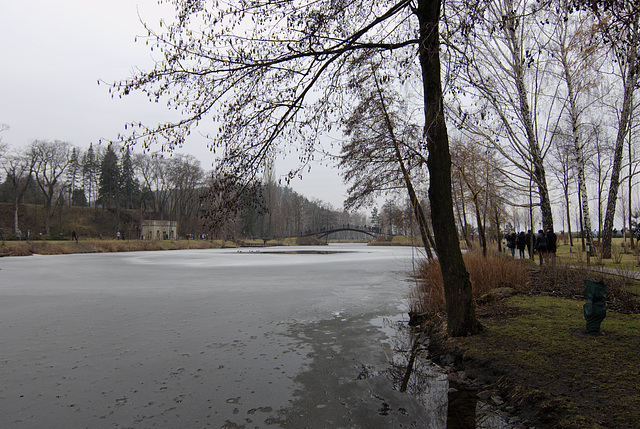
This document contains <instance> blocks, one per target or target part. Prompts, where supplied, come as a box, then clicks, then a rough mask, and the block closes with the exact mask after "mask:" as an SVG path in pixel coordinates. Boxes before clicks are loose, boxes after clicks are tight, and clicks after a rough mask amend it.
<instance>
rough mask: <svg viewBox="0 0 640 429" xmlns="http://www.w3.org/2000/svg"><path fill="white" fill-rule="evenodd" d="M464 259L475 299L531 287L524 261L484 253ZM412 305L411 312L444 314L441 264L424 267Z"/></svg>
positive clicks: (471, 253) (430, 262) (413, 293)
mask: <svg viewBox="0 0 640 429" xmlns="http://www.w3.org/2000/svg"><path fill="white" fill-rule="evenodd" d="M463 258H464V263H465V265H466V267H467V271H468V272H469V276H470V278H471V286H472V288H473V297H474V298H479V297H481V296H482V295H484V294H486V293H488V292H489V291H491V290H493V289H496V288H499V287H504V286H508V287H512V288H514V289H516V290H519V289H521V288H522V287H524V286H525V285H527V284H528V283H529V269H528V264H527V263H524V262H523V261H521V260H518V259H513V258H511V257H509V256H504V255H501V254H490V255H489V256H487V257H486V258H485V257H483V256H482V253H481V252H469V253H465V254H464V255H463ZM410 301H411V311H412V312H415V313H425V312H427V313H441V312H444V309H445V298H444V286H443V282H442V273H441V272H440V264H439V263H438V261H424V262H423V263H422V265H421V267H420V270H419V273H418V283H417V286H416V288H415V289H414V291H413V292H412V294H411V296H410Z"/></svg>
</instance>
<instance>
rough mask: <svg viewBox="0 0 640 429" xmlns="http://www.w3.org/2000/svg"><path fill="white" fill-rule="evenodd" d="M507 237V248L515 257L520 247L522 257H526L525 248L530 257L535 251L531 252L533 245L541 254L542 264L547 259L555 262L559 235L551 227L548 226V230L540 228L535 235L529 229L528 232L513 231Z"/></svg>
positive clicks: (519, 251)
mask: <svg viewBox="0 0 640 429" xmlns="http://www.w3.org/2000/svg"><path fill="white" fill-rule="evenodd" d="M506 239H507V248H509V250H510V251H511V256H513V257H515V256H516V249H518V253H519V257H520V259H524V258H525V253H524V249H525V248H526V249H527V251H528V253H529V257H532V255H533V253H531V248H532V247H533V250H534V251H537V252H538V254H539V255H540V265H542V264H544V260H545V259H547V261H552V262H555V256H556V249H557V248H558V246H557V242H558V236H557V235H556V234H555V232H553V230H552V229H551V228H548V229H547V231H546V232H545V231H543V230H539V231H538V234H535V235H534V234H533V233H532V232H531V230H529V231H527V233H526V234H525V233H524V231H520V233H518V234H516V233H515V232H512V233H511V234H507V236H506Z"/></svg>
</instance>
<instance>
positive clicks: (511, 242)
mask: <svg viewBox="0 0 640 429" xmlns="http://www.w3.org/2000/svg"><path fill="white" fill-rule="evenodd" d="M516 239H517V237H516V233H515V232H512V233H511V234H509V235H507V247H508V248H509V250H511V257H515V256H516Z"/></svg>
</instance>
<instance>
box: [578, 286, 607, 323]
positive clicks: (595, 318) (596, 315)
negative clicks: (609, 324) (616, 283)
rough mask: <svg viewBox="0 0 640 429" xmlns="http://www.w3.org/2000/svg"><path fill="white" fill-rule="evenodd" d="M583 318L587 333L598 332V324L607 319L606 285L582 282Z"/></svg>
mask: <svg viewBox="0 0 640 429" xmlns="http://www.w3.org/2000/svg"><path fill="white" fill-rule="evenodd" d="M584 298H585V299H586V300H587V302H586V303H585V304H584V307H583V308H584V318H585V320H586V321H587V333H598V332H600V324H601V323H602V321H603V320H604V318H605V317H607V285H606V284H605V283H604V282H594V281H593V280H585V281H584Z"/></svg>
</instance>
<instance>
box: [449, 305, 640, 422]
mask: <svg viewBox="0 0 640 429" xmlns="http://www.w3.org/2000/svg"><path fill="white" fill-rule="evenodd" d="M502 305H503V306H505V307H510V308H512V309H515V311H514V312H513V314H517V315H516V316H515V317H507V318H502V317H501V318H493V319H489V320H484V321H483V322H484V324H485V326H486V330H485V332H484V333H483V334H481V335H477V336H473V337H469V338H462V339H454V340H452V341H454V342H455V343H456V344H457V345H459V346H460V347H462V348H463V349H464V350H465V355H464V357H465V359H466V360H467V361H468V362H470V366H471V367H475V368H476V369H477V368H484V369H485V370H486V368H487V367H490V368H491V371H494V372H495V373H496V374H497V375H498V376H502V377H506V378H505V379H507V380H511V381H512V382H513V383H512V384H511V386H510V388H509V389H510V391H509V395H512V396H513V397H514V398H516V401H518V400H519V401H521V402H522V403H527V402H529V403H531V402H537V403H538V405H539V410H540V411H539V412H540V414H539V415H538V416H537V418H539V419H540V421H543V422H544V421H549V422H554V423H553V424H554V426H555V427H567V428H583V427H602V426H604V427H620V428H623V427H640V386H639V385H638V380H640V354H639V353H638V345H640V315H638V314H634V315H627V314H616V313H614V312H608V313H607V317H606V318H605V320H604V321H603V323H602V326H601V329H602V335H590V334H585V333H584V330H585V319H584V317H583V312H582V305H583V301H579V300H570V299H564V298H553V297H546V296H537V297H525V296H516V297H513V298H510V299H509V300H507V301H504V303H503V304H502Z"/></svg>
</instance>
